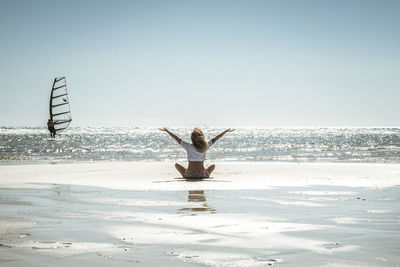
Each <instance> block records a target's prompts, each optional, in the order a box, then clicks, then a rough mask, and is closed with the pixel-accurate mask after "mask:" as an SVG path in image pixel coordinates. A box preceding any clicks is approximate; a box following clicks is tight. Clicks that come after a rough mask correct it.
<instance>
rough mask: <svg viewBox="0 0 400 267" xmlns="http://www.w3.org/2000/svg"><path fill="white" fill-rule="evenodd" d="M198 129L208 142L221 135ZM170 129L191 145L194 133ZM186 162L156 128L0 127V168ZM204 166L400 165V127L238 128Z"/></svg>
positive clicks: (213, 150)
mask: <svg viewBox="0 0 400 267" xmlns="http://www.w3.org/2000/svg"><path fill="white" fill-rule="evenodd" d="M202 129H203V131H204V132H205V134H206V136H207V138H208V139H211V138H212V137H214V136H215V135H217V134H218V133H220V132H221V131H223V130H224V129H223V128H215V127H204V128H202ZM170 130H171V131H172V132H174V133H176V134H177V135H178V136H179V137H181V138H182V139H184V140H187V141H190V132H191V130H192V128H189V127H175V128H170ZM185 160H186V153H185V151H184V150H183V148H182V147H180V146H179V145H178V144H177V143H176V141H175V140H173V139H172V138H171V137H169V136H168V135H167V134H166V133H164V132H161V131H159V130H158V129H157V128H155V127H130V128H119V127H93V128H92V127H85V128H79V127H71V128H69V129H67V130H66V131H64V132H62V133H61V134H60V135H58V136H57V137H56V139H55V140H51V139H50V138H49V134H48V131H47V129H46V128H43V127H42V128H39V127H36V128H35V127H18V128H17V127H0V164H12V163H17V164H20V163H22V164H23V163H49V162H50V163H58V162H81V161H179V162H184V161H185ZM207 161H208V162H212V161H245V162H376V163H400V128H256V127H241V128H237V129H236V131H235V132H232V133H228V134H226V135H225V136H224V137H223V138H221V139H220V140H219V141H218V142H217V143H216V144H214V145H213V146H212V147H211V148H210V150H209V151H208V153H207Z"/></svg>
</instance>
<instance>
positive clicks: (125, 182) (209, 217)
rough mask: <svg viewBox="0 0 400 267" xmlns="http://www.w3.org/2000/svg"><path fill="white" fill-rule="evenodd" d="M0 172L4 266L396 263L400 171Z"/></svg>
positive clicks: (296, 167)
mask: <svg viewBox="0 0 400 267" xmlns="http://www.w3.org/2000/svg"><path fill="white" fill-rule="evenodd" d="M173 164H174V162H169V161H168V162H102V163H71V164H36V165H2V166H0V192H1V193H0V207H1V212H0V263H1V265H2V266H55V265H57V266H400V256H399V255H400V245H399V244H400V242H399V241H400V204H399V203H400V202H399V199H400V194H399V193H400V165H399V164H367V163H360V164H355V163H301V164H296V163H251V162H241V163H236V162H217V169H216V171H215V172H214V173H213V175H212V178H209V179H204V180H201V181H198V180H195V181H194V180H185V179H183V178H181V177H179V175H178V174H177V172H176V171H175V169H174V167H173Z"/></svg>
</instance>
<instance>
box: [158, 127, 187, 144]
mask: <svg viewBox="0 0 400 267" xmlns="http://www.w3.org/2000/svg"><path fill="white" fill-rule="evenodd" d="M159 130H160V131H163V132H166V133H167V134H169V136H171V137H172V138H174V139H175V140H176V142H178V143H179V144H180V143H181V141H182V139H180V138H179V137H178V136H176V135H175V134H173V133H171V132H170V131H169V130H168V129H167V128H160V129H159Z"/></svg>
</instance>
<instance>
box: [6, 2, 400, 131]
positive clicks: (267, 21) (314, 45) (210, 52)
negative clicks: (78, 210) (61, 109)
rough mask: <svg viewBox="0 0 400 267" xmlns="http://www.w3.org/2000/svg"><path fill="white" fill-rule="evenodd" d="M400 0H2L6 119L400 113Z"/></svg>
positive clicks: (246, 121)
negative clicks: (57, 112) (60, 101)
mask: <svg viewBox="0 0 400 267" xmlns="http://www.w3.org/2000/svg"><path fill="white" fill-rule="evenodd" d="M399 14H400V1H384V0H383V1H382V0H377V1H368V0H360V1H353V0H343V1H340V0H335V1H333V0H332V1H328V0H316V1H300V0H294V1H286V0H279V1H278V0H276V1H268V0H264V1H252V0H245V1H236V0H231V1H224V0H213V1H207V0H205V1H204V0H201V1H200V0H199V1H191V0H182V1H169V0H160V1H152V0H146V1H144V0H143V1H72V0H68V1H60V0H49V1H45V0H37V1H31V0H27V1H20V0H0V125H1V126H40V125H45V123H46V121H47V119H48V101H49V94H50V88H51V85H52V80H53V79H54V77H56V76H66V77H67V84H68V90H69V97H70V102H71V111H72V117H73V125H74V126H85V125H89V126H137V125H152V126H178V125H187V126H196V125H199V126H204V125H211V126H232V127H235V126H254V125H257V126H400V104H399V100H400V15H399Z"/></svg>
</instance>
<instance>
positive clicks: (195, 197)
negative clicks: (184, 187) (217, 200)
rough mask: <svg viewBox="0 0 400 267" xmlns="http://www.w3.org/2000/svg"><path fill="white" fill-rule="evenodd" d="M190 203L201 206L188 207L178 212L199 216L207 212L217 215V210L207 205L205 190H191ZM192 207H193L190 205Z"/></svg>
mask: <svg viewBox="0 0 400 267" xmlns="http://www.w3.org/2000/svg"><path fill="white" fill-rule="evenodd" d="M188 193H189V194H188V202H196V203H199V204H201V205H199V206H194V207H187V208H182V209H179V210H178V213H190V215H192V216H194V215H197V214H196V213H198V212H207V211H210V212H211V213H215V209H213V208H212V207H210V206H208V205H207V202H206V201H207V199H206V196H205V194H204V191H203V190H189V192H188ZM190 205H192V204H191V203H190Z"/></svg>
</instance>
